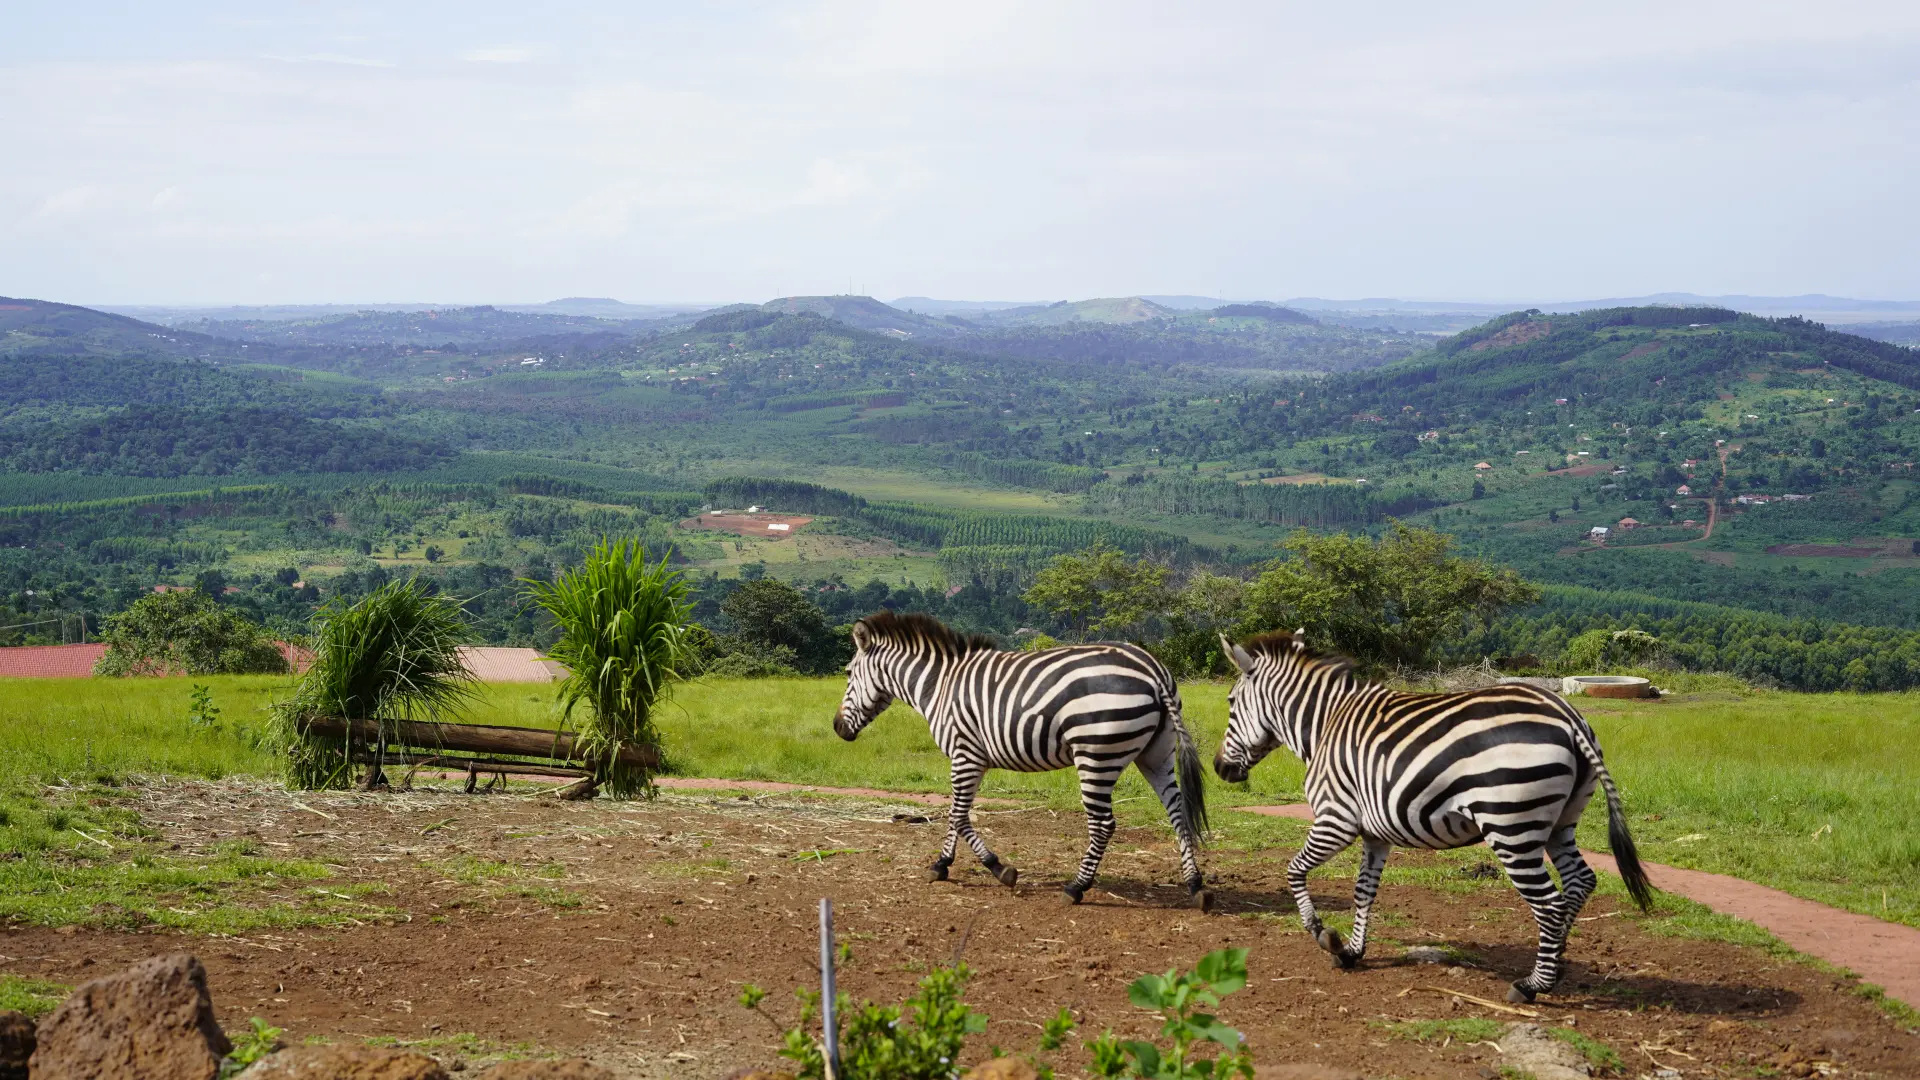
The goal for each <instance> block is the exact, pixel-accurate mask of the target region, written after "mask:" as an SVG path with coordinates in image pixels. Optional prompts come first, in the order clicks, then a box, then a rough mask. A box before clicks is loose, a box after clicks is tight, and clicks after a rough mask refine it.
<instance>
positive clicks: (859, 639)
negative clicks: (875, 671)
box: [853, 619, 873, 651]
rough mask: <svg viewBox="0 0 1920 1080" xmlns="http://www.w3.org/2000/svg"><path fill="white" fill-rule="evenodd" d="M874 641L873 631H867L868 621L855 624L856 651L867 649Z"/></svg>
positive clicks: (854, 644)
mask: <svg viewBox="0 0 1920 1080" xmlns="http://www.w3.org/2000/svg"><path fill="white" fill-rule="evenodd" d="M872 639H873V631H871V630H869V629H867V624H866V620H864V619H863V620H861V621H860V622H857V623H854V624H853V647H854V650H855V651H859V650H861V649H865V648H866V647H867V643H868V642H869V641H871V640H872Z"/></svg>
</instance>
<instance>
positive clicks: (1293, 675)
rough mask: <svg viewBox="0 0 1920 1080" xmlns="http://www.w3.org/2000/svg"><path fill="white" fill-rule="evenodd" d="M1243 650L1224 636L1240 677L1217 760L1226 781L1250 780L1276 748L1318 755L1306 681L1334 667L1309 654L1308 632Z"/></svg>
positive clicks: (1266, 638)
mask: <svg viewBox="0 0 1920 1080" xmlns="http://www.w3.org/2000/svg"><path fill="white" fill-rule="evenodd" d="M1248 644H1250V645H1252V646H1253V647H1252V649H1251V650H1249V649H1247V648H1243V647H1242V646H1239V645H1236V644H1234V643H1233V642H1231V641H1228V640H1227V636H1226V635H1225V634H1222V635H1220V645H1221V647H1222V648H1223V649H1224V650H1225V651H1226V654H1227V656H1228V657H1230V658H1231V659H1232V660H1233V664H1234V666H1235V667H1237V668H1239V669H1240V677H1239V678H1238V679H1235V680H1234V683H1233V689H1232V690H1229V691H1228V692H1227V734H1226V737H1225V738H1224V739H1222V740H1221V741H1220V749H1219V751H1217V752H1216V753H1215V754H1214V757H1213V771H1214V772H1215V773H1217V774H1218V775H1219V777H1220V779H1222V780H1225V781H1227V782H1228V783H1230V784H1237V783H1240V782H1242V781H1244V780H1245V779H1246V778H1247V774H1249V773H1251V772H1252V771H1253V767H1254V766H1255V765H1258V764H1260V762H1261V761H1262V760H1264V759H1265V758H1266V756H1267V755H1268V754H1270V753H1272V752H1273V751H1274V748H1275V747H1278V746H1285V747H1287V749H1289V750H1292V751H1293V752H1294V753H1295V754H1298V755H1299V756H1300V757H1301V758H1302V759H1304V758H1305V757H1306V756H1307V755H1308V754H1309V753H1311V752H1312V747H1311V745H1310V742H1311V740H1310V738H1309V736H1308V735H1307V733H1306V727H1307V725H1308V723H1310V721H1308V720H1307V718H1305V717H1304V716H1303V715H1302V710H1300V709H1299V708H1297V707H1294V706H1297V703H1298V701H1299V699H1300V689H1301V684H1302V680H1303V678H1304V677H1306V676H1307V675H1309V674H1310V673H1311V672H1313V671H1315V670H1317V669H1320V668H1322V667H1328V668H1332V667H1338V668H1340V669H1342V670H1344V668H1345V665H1344V664H1328V663H1327V662H1325V661H1321V660H1319V659H1318V658H1317V657H1315V656H1313V654H1312V653H1309V652H1308V651H1307V632H1306V630H1305V629H1304V628H1302V629H1300V630H1298V631H1295V632H1294V633H1292V634H1264V635H1262V636H1260V637H1257V638H1254V639H1253V640H1252V641H1251V642H1249V643H1248Z"/></svg>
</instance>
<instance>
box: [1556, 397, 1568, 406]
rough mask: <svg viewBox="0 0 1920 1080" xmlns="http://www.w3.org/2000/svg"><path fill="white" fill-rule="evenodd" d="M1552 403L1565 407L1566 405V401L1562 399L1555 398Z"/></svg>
mask: <svg viewBox="0 0 1920 1080" xmlns="http://www.w3.org/2000/svg"><path fill="white" fill-rule="evenodd" d="M1553 403H1554V404H1555V405H1565V404H1566V403H1567V399H1566V398H1563V397H1557V398H1554V399H1553Z"/></svg>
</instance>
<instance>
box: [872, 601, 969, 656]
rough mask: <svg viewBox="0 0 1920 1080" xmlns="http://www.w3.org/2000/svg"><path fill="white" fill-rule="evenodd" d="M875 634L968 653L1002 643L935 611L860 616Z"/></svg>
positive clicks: (879, 612)
mask: <svg viewBox="0 0 1920 1080" xmlns="http://www.w3.org/2000/svg"><path fill="white" fill-rule="evenodd" d="M860 625H861V626H864V627H866V628H867V632H868V633H871V634H872V635H873V636H874V637H877V638H882V639H885V640H888V641H895V642H912V641H916V640H919V641H929V642H932V643H933V644H934V645H935V646H936V647H939V648H942V649H945V650H949V651H951V652H955V653H960V654H965V653H970V652H985V651H988V650H991V649H998V648H999V647H1000V646H999V644H998V643H997V642H995V641H994V640H993V639H992V638H990V637H987V636H985V635H984V634H962V633H960V632H959V631H958V630H955V629H953V628H952V627H950V626H948V625H947V624H946V623H943V622H941V621H940V620H939V619H936V618H934V617H933V616H931V615H922V614H920V613H918V612H908V613H902V612H898V611H876V612H874V613H873V614H871V615H869V616H867V617H866V618H864V619H861V620H860Z"/></svg>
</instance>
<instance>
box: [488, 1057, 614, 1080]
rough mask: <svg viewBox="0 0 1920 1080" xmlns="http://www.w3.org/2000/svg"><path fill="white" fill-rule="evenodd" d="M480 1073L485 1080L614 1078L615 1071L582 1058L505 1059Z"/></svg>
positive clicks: (602, 1079) (599, 1079)
mask: <svg viewBox="0 0 1920 1080" xmlns="http://www.w3.org/2000/svg"><path fill="white" fill-rule="evenodd" d="M480 1075H481V1076H482V1077H483V1078H485V1080H613V1073H611V1072H608V1071H607V1070H606V1069H603V1068H601V1067H600V1066H598V1065H595V1064H594V1063H593V1062H591V1061H583V1060H581V1059H580V1058H562V1059H560V1060H558V1061H503V1062H501V1063H500V1064H498V1065H495V1066H494V1067H493V1068H491V1069H488V1070H487V1071H486V1072H483V1073H481V1074H480Z"/></svg>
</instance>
